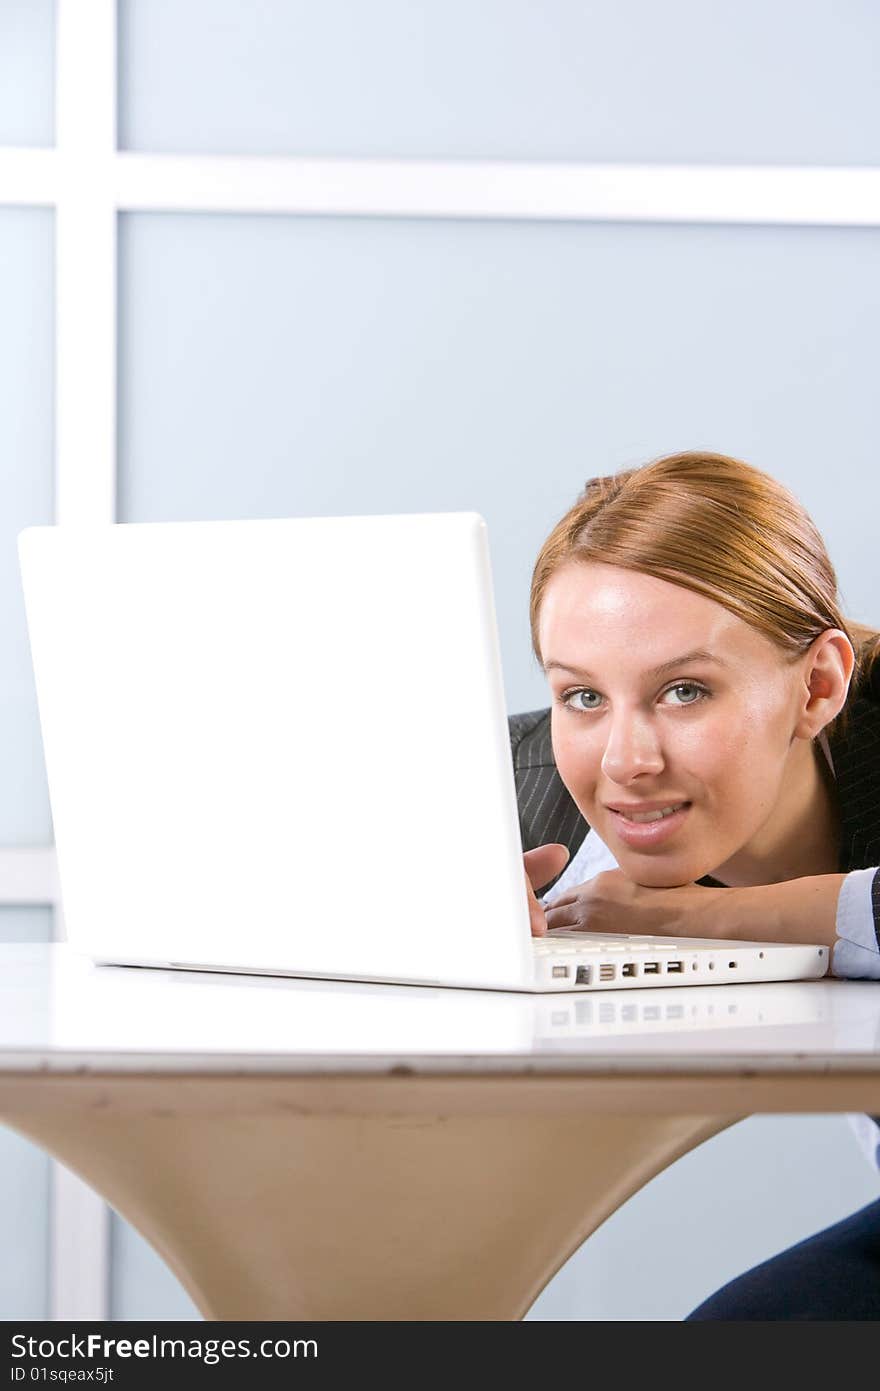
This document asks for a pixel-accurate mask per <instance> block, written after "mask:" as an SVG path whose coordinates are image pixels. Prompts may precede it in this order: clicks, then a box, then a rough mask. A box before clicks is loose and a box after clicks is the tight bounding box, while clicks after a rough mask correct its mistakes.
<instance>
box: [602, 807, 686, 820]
mask: <svg viewBox="0 0 880 1391" xmlns="http://www.w3.org/2000/svg"><path fill="white" fill-rule="evenodd" d="M689 806H690V802H674V803H670V805H669V806H668V807H663V808H662V810H660V811H615V812H614V814H615V816H620V817H622V818H623V820H624V821H633V822H635V824H636V825H641V824H642V823H643V822H645V821H662V820H664V818H665V817H667V816H674V815H675V813H676V812H677V811H681V810H682V809H683V808H684V807H689ZM611 810H612V811H614V808H613V807H612V808H611Z"/></svg>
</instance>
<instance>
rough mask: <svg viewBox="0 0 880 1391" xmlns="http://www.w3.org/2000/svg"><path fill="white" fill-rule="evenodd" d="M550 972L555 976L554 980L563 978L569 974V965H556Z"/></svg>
mask: <svg viewBox="0 0 880 1391" xmlns="http://www.w3.org/2000/svg"><path fill="white" fill-rule="evenodd" d="M550 974H551V976H552V977H553V979H554V980H561V979H562V978H563V977H564V976H567V975H568V967H567V966H554V967H553V968H552V969H551V971H550Z"/></svg>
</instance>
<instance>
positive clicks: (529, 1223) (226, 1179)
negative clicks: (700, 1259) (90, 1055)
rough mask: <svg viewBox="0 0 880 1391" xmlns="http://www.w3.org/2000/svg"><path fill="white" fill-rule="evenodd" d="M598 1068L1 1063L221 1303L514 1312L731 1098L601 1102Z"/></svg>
mask: <svg viewBox="0 0 880 1391" xmlns="http://www.w3.org/2000/svg"><path fill="white" fill-rule="evenodd" d="M583 1085H584V1084H583V1082H580V1083H578V1082H568V1083H567V1084H566V1082H565V1081H562V1082H561V1086H562V1091H563V1092H565V1091H568V1092H569V1093H570V1094H569V1096H568V1097H567V1098H566V1097H564V1096H561V1095H560V1094H559V1089H560V1079H554V1078H531V1079H526V1080H523V1081H519V1082H518V1081H517V1080H516V1079H514V1080H508V1079H492V1078H483V1079H479V1078H476V1079H469V1078H464V1079H462V1078H458V1079H455V1080H451V1079H434V1078H419V1079H418V1080H416V1079H406V1080H404V1079H398V1078H388V1079H369V1080H365V1079H362V1078H361V1079H359V1078H350V1079H347V1080H343V1079H338V1078H332V1079H322V1078H320V1077H317V1078H310V1079H308V1080H305V1079H281V1078H279V1079H277V1080H276V1079H266V1078H260V1079H248V1080H245V1079H242V1078H216V1077H206V1078H202V1079H194V1078H180V1077H174V1078H167V1079H158V1078H155V1077H154V1078H141V1077H137V1078H135V1077H131V1078H125V1077H124V1076H119V1075H117V1076H115V1077H113V1078H105V1079H97V1078H95V1079H82V1078H70V1079H64V1080H59V1079H51V1078H40V1079H33V1080H28V1081H24V1080H21V1081H17V1082H13V1083H10V1082H9V1081H8V1080H7V1081H5V1082H4V1084H3V1087H2V1090H0V1114H2V1118H3V1120H4V1121H5V1122H6V1123H7V1124H9V1125H10V1126H12V1127H13V1128H14V1129H15V1130H17V1131H19V1132H20V1133H21V1134H22V1135H25V1136H27V1137H28V1138H29V1139H31V1140H33V1141H34V1142H35V1143H36V1144H38V1145H39V1146H41V1147H42V1148H43V1149H44V1150H46V1151H48V1152H49V1153H50V1154H51V1155H53V1156H54V1157H55V1158H56V1159H59V1160H60V1161H61V1162H62V1163H64V1164H66V1165H67V1166H68V1167H69V1168H70V1169H72V1170H73V1171H74V1172H76V1173H77V1174H79V1175H80V1177H82V1178H83V1179H84V1180H85V1181H86V1182H87V1183H88V1184H90V1185H91V1187H93V1188H94V1189H95V1190H96V1191H97V1192H98V1193H99V1194H101V1196H102V1197H104V1198H105V1199H106V1200H107V1202H108V1203H110V1205H111V1206H112V1207H113V1208H115V1210H116V1211H117V1212H119V1213H120V1214H121V1215H122V1216H123V1217H125V1218H126V1219H127V1221H129V1222H130V1223H131V1224H132V1225H133V1226H134V1227H136V1228H137V1229H138V1231H140V1232H141V1233H142V1235H143V1236H144V1237H145V1238H146V1239H147V1240H148V1241H149V1242H150V1243H151V1245H152V1246H153V1247H154V1248H155V1250H156V1251H157V1252H158V1254H159V1255H160V1256H161V1257H162V1259H163V1260H164V1261H165V1262H166V1264H167V1265H168V1266H169V1267H170V1269H171V1270H172V1271H173V1272H174V1274H175V1275H176V1276H177V1278H178V1279H179V1280H180V1282H181V1284H182V1285H183V1286H184V1288H185V1289H186V1290H187V1292H188V1293H189V1295H190V1296H191V1298H192V1299H193V1300H194V1302H195V1303H196V1305H197V1306H198V1308H199V1309H200V1311H201V1312H202V1314H203V1315H204V1316H205V1318H207V1319H258V1320H259V1319H283V1320H294V1321H298V1320H310V1319H370V1320H390V1319H429V1320H433V1319H492V1320H496V1319H517V1318H521V1317H522V1316H523V1315H524V1314H525V1313H526V1311H527V1310H528V1309H529V1308H530V1306H531V1305H532V1303H533V1302H534V1300H535V1298H536V1297H537V1295H538V1294H539V1293H540V1291H541V1290H542V1289H543V1287H544V1286H545V1285H546V1283H547V1282H548V1281H549V1280H550V1279H551V1277H552V1276H553V1275H554V1274H555V1272H556V1271H557V1270H558V1269H559V1268H560V1267H561V1266H562V1264H563V1263H564V1262H565V1261H566V1260H567V1258H568V1257H569V1256H570V1255H571V1253H572V1252H573V1251H575V1250H576V1249H577V1248H578V1246H579V1245H580V1244H581V1243H582V1242H583V1241H584V1239H585V1238H586V1237H587V1236H589V1235H590V1233H591V1232H593V1231H594V1230H595V1229H596V1227H597V1226H598V1225H599V1224H600V1223H601V1222H602V1221H604V1219H605V1218H606V1217H607V1216H609V1214H610V1213H611V1212H613V1211H614V1210H615V1208H617V1207H618V1206H619V1205H620V1204H621V1203H623V1202H624V1201H625V1200H626V1199H627V1198H628V1197H629V1196H630V1195H631V1194H632V1193H634V1192H635V1191H636V1190H637V1189H638V1188H640V1187H641V1186H642V1185H643V1184H644V1183H646V1182H647V1181H648V1179H650V1178H651V1177H652V1176H653V1175H654V1174H656V1173H657V1172H658V1171H659V1170H661V1169H663V1168H665V1167H666V1165H668V1164H669V1163H671V1162H672V1161H673V1160H674V1159H676V1158H677V1157H678V1156H679V1155H681V1154H684V1153H686V1152H687V1151H688V1150H689V1149H692V1148H693V1147H694V1146H695V1145H698V1144H699V1143H701V1141H703V1140H705V1139H707V1138H708V1137H709V1136H711V1135H713V1134H715V1133H716V1132H717V1131H719V1130H722V1129H724V1128H725V1126H726V1125H728V1124H730V1123H731V1122H732V1120H733V1119H735V1117H733V1118H731V1117H728V1118H718V1117H706V1116H701V1115H662V1114H619V1113H618V1114H614V1113H611V1114H609V1113H603V1112H597V1111H595V1110H593V1109H588V1108H587V1107H586V1106H585V1105H584V1104H583V1103H584V1100H585V1098H584V1096H583ZM26 1089H27V1090H26ZM16 1091H18V1092H19V1095H18V1097H17V1098H16V1097H15V1096H14V1095H12V1096H10V1092H12V1093H15V1092H16ZM50 1091H51V1092H52V1093H54V1097H53V1098H51V1099H50V1097H49V1096H48V1095H47V1093H48V1092H50ZM578 1091H580V1092H581V1098H580V1105H579V1104H578V1098H577V1095H576V1093H577V1092H578ZM551 1092H554V1093H555V1095H554V1097H553V1098H551V1095H550V1094H551ZM16 1100H17V1102H18V1104H17V1105H16ZM50 1100H51V1104H47V1103H49V1102H50ZM551 1100H552V1101H553V1103H554V1104H548V1103H550V1102H551ZM40 1102H42V1104H40ZM22 1103H24V1105H22Z"/></svg>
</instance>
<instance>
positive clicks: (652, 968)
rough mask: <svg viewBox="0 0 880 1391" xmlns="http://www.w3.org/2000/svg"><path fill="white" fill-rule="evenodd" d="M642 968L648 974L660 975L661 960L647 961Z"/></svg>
mask: <svg viewBox="0 0 880 1391" xmlns="http://www.w3.org/2000/svg"><path fill="white" fill-rule="evenodd" d="M642 970H643V971H644V973H645V975H646V976H659V974H660V962H659V961H646V962H645V964H644V966H643V967H642Z"/></svg>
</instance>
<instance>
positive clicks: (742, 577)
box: [529, 451, 880, 735]
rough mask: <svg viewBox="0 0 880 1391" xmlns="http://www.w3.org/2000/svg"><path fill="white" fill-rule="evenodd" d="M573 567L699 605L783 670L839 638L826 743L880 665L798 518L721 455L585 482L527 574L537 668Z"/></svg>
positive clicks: (873, 637) (749, 472)
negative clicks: (743, 628)
mask: <svg viewBox="0 0 880 1391" xmlns="http://www.w3.org/2000/svg"><path fill="white" fill-rule="evenodd" d="M571 561H581V562H589V561H599V562H602V563H604V564H606V565H619V566H622V567H623V568H624V569H627V570H638V571H641V572H642V573H643V574H646V575H654V576H656V577H657V578H658V579H663V580H668V581H669V582H670V583H672V584H677V585H681V586H682V587H683V588H684V589H691V590H694V591H695V592H696V593H697V594H704V595H705V596H706V597H707V598H709V599H714V600H715V602H716V603H718V604H721V605H722V606H723V607H724V608H726V609H727V610H728V611H729V612H730V613H733V614H735V615H736V617H737V618H741V619H743V620H744V622H746V623H748V624H749V625H750V626H751V627H752V628H755V629H757V630H758V631H759V632H761V633H763V634H764V636H765V637H767V638H769V639H770V640H771V641H772V642H774V643H775V644H776V645H777V647H779V648H780V649H781V650H782V651H783V652H785V653H787V654H789V656H790V657H791V659H792V660H794V659H796V658H797V657H798V656H800V655H801V654H802V653H804V652H806V651H807V649H808V648H809V646H810V644H811V643H812V642H813V641H814V640H815V639H816V638H817V637H818V636H819V634H820V633H823V632H824V631H825V630H826V629H827V628H840V629H841V630H842V631H843V632H844V633H846V635H847V637H848V638H849V640H850V642H851V643H852V646H853V650H854V652H855V658H856V662H855V667H854V669H853V675H852V680H851V682H850V688H849V695H848V699H847V703H846V705H845V706H844V708H843V710H841V712H840V713H839V714H838V715H837V716H836V717H835V719H834V720H832V721H831V722H830V724H829V725H828V726H826V733H827V734H829V735H831V734H833V733H834V732H835V731H836V729H838V728H840V729H841V730H843V729H844V728H845V726H846V717H847V711H848V706H849V704H850V702H851V701H852V700H853V699H855V698H856V697H857V696H858V694H859V692H860V691H861V690H862V689H863V688H864V686H865V685H866V684H867V683H868V682H869V681H870V679H871V676H872V672H873V669H874V664H875V663H876V662H877V660H878V657H880V633H878V631H877V630H876V629H874V628H870V627H867V626H865V625H864V624H862V623H854V622H852V621H851V620H849V619H847V618H845V617H844V615H843V613H842V612H841V609H840V600H839V598H838V593H837V576H836V575H835V572H834V567H833V565H832V564H831V561H830V559H829V557H828V552H827V551H826V549H825V543H824V541H823V540H822V537H821V536H820V534H819V532H818V530H817V528H816V526H815V524H814V523H813V521H812V520H811V518H810V517H809V516H808V514H807V512H806V511H805V509H804V508H803V507H802V506H801V504H800V503H799V502H798V501H797V499H796V498H795V497H794V496H793V495H792V494H791V493H790V492H789V491H788V490H787V489H786V488H784V487H783V486H782V484H781V483H778V482H777V481H776V480H775V479H774V478H771V477H770V475H769V474H766V473H763V472H761V470H760V469H756V468H754V467H752V465H750V464H746V463H743V462H742V461H741V460H740V459H732V458H730V457H728V456H727V455H726V454H704V453H702V452H697V451H688V452H685V453H682V454H669V455H666V456H665V457H664V458H661V459H655V460H654V461H653V462H652V463H649V464H645V465H643V466H642V467H640V468H632V469H626V470H625V471H623V472H621V473H616V474H609V475H607V476H606V477H602V478H591V479H590V481H589V482H588V483H587V485H586V487H585V488H584V490H583V492H582V494H581V495H580V497H579V498H578V500H577V501H576V502H575V504H574V506H573V507H571V508H570V509H569V511H568V512H566V514H565V516H564V517H563V518H562V520H561V521H559V522H558V523H557V525H556V526H555V527H554V528H553V530H552V531H551V533H550V535H549V536H548V537H547V539H546V541H545V542H544V544H543V546H542V547H541V551H540V553H539V555H538V559H537V561H536V563H535V568H534V572H533V574H532V587H531V596H530V603H529V616H530V622H531V631H532V650H533V651H534V653H535V656H536V657H537V659H538V661H539V662H540V663H541V664H542V665H543V660H542V657H541V649H540V644H539V641H538V620H539V617H540V612H541V604H542V602H543V598H544V593H545V590H546V588H547V585H548V583H549V582H550V579H551V578H552V576H553V575H554V574H555V573H556V571H557V570H558V569H560V567H561V566H563V565H567V564H568V563H569V562H571Z"/></svg>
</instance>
